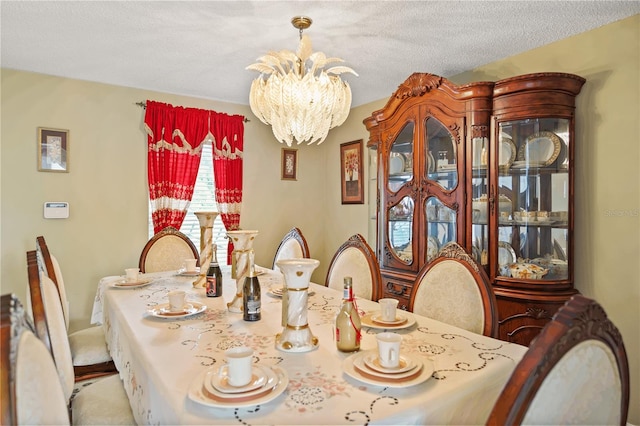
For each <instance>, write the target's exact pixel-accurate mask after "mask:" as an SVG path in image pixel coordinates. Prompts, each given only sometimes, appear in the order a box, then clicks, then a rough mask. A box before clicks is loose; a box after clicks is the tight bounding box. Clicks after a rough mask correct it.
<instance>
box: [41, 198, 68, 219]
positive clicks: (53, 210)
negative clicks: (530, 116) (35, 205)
mask: <svg viewBox="0 0 640 426" xmlns="http://www.w3.org/2000/svg"><path fill="white" fill-rule="evenodd" d="M68 217H69V203H67V202H64V201H47V202H46V203H44V218H45V219H67V218H68Z"/></svg>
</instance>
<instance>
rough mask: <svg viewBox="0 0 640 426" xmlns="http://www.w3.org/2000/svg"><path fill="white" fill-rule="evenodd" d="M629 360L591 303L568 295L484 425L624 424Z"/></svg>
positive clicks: (599, 309) (614, 330)
mask: <svg viewBox="0 0 640 426" xmlns="http://www.w3.org/2000/svg"><path fill="white" fill-rule="evenodd" d="M628 409H629V361H628V359H627V353H626V350H625V348H624V344H623V342H622V336H621V335H620V332H619V331H618V329H617V328H616V326H615V325H614V324H613V323H612V322H611V321H610V320H609V319H608V318H607V314H606V313H605V311H604V309H603V308H602V306H600V305H599V304H598V303H597V302H596V301H595V300H592V299H589V298H587V297H584V296H582V295H574V296H573V297H572V298H571V299H570V300H569V301H567V303H565V305H564V306H563V307H562V308H560V309H559V310H558V311H557V312H556V314H555V315H554V317H553V319H552V320H551V321H550V322H549V323H548V324H547V325H546V326H545V327H544V329H542V331H541V332H540V334H538V336H536V338H535V339H534V340H533V342H532V343H531V345H530V346H529V350H528V351H527V352H526V353H525V354H524V357H523V358H522V359H521V360H520V362H519V363H518V365H517V366H516V368H515V370H514V371H513V373H512V374H511V377H510V379H509V381H508V382H507V384H506V385H505V387H504V388H503V390H502V394H501V395H500V396H499V397H498V400H497V402H496V404H495V406H494V407H493V410H492V412H491V414H490V415H489V420H488V422H487V424H490V425H504V424H510V425H517V424H534V425H543V424H544V425H550V424H554V425H560V424H581V425H614V424H617V425H625V424H626V422H627V415H628Z"/></svg>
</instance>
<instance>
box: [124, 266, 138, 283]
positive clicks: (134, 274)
mask: <svg viewBox="0 0 640 426" xmlns="http://www.w3.org/2000/svg"><path fill="white" fill-rule="evenodd" d="M139 272H140V268H127V269H125V270H124V273H125V277H126V279H127V281H129V282H136V281H138V273H139Z"/></svg>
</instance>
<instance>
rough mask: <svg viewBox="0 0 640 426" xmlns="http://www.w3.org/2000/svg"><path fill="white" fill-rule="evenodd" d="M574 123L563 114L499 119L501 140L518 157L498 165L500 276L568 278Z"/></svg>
mask: <svg viewBox="0 0 640 426" xmlns="http://www.w3.org/2000/svg"><path fill="white" fill-rule="evenodd" d="M569 126H570V122H569V120H567V119H564V118H538V119H527V120H513V121H504V122H499V123H498V128H497V132H498V136H499V140H500V145H501V147H502V149H504V150H513V154H514V155H511V156H510V157H509V158H515V160H513V161H507V162H505V163H504V164H500V165H499V173H498V197H499V203H498V206H497V207H498V210H497V211H496V216H497V223H498V256H497V257H496V262H497V264H496V265H495V267H496V275H497V276H498V277H506V278H509V277H512V278H517V279H525V280H566V279H568V278H569V277H568V271H569V266H570V265H569V264H568V257H567V252H568V249H569V247H568V245H569V242H570V238H569V231H568V229H569V228H568V227H569V224H568V218H569V211H568V210H569V205H570V203H569V166H570V164H569V160H570V158H569V155H568V154H569V149H568V148H569V146H568V144H569Z"/></svg>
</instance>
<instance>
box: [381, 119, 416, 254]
mask: <svg viewBox="0 0 640 426" xmlns="http://www.w3.org/2000/svg"><path fill="white" fill-rule="evenodd" d="M414 128H415V126H414V124H413V122H408V123H406V124H405V125H404V127H403V128H402V130H401V131H400V133H399V134H398V136H397V137H396V138H395V140H394V141H393V143H392V144H391V147H390V150H389V156H388V164H387V171H388V173H387V176H388V178H387V190H388V192H389V196H388V199H389V203H388V207H387V229H386V235H387V242H388V246H389V248H390V250H391V252H392V254H393V256H394V258H395V260H396V261H400V262H401V263H402V264H405V265H411V264H412V263H413V261H414V253H413V250H414V247H413V240H414V239H413V234H414V230H413V224H414V208H415V199H414V192H413V191H412V183H413V177H414V166H413V150H414Z"/></svg>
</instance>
